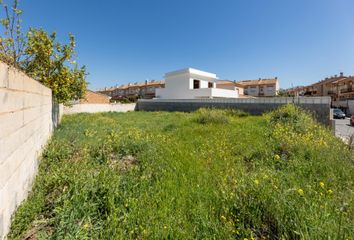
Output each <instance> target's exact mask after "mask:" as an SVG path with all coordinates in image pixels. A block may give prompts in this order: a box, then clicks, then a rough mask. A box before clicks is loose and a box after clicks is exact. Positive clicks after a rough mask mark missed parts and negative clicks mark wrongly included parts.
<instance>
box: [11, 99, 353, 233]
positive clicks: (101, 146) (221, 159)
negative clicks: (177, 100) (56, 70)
mask: <svg viewBox="0 0 354 240" xmlns="http://www.w3.org/2000/svg"><path fill="white" fill-rule="evenodd" d="M353 161H354V153H353V152H350V150H349V149H348V147H347V146H346V145H345V144H343V143H342V142H341V141H340V140H338V139H337V138H335V137H334V136H332V134H331V133H330V132H329V130H327V129H325V128H324V127H322V126H319V125H318V124H316V122H314V121H313V120H312V119H311V117H309V115H307V114H305V113H303V112H301V111H300V110H298V109H297V108H295V107H294V106H291V105H289V106H286V107H284V108H282V109H280V110H277V111H275V112H272V113H269V114H267V115H265V116H258V117H256V116H247V115H246V114H243V113H241V112H239V111H235V110H234V111H230V110H228V111H227V110H208V109H201V110H199V111H197V112H195V113H167V112H129V113H104V114H77V115H71V116H64V119H63V121H62V124H61V125H60V127H59V128H58V129H57V130H56V131H55V134H54V136H53V138H52V140H51V141H50V143H49V144H48V146H47V147H46V150H45V151H44V153H43V159H42V160H41V162H40V169H39V174H38V176H37V178H36V180H35V183H34V188H33V191H32V192H31V193H30V195H29V198H28V200H27V201H26V202H24V203H23V204H22V205H21V206H20V207H19V209H18V210H17V212H16V214H15V217H14V220H13V223H12V229H11V233H10V235H9V239H22V238H27V239H48V238H49V239H249V240H250V239H353V233H354V229H353V227H354V219H353V218H354V165H353Z"/></svg>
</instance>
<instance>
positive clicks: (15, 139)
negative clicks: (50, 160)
mask: <svg viewBox="0 0 354 240" xmlns="http://www.w3.org/2000/svg"><path fill="white" fill-rule="evenodd" d="M52 130H53V122H52V92H51V90H50V89H49V88H47V87H45V86H43V85H42V84H40V83H39V82H38V81H35V80H33V79H31V78H30V77H28V76H27V75H25V74H24V73H22V72H20V71H18V70H16V69H13V68H10V67H8V66H7V65H6V64H4V63H1V62H0V239H3V238H5V236H6V234H7V233H8V231H9V228H10V224H11V216H12V214H13V212H14V211H15V209H16V207H17V206H18V205H19V204H20V203H21V202H22V201H23V200H24V199H25V198H26V196H27V193H28V191H29V190H30V188H31V185H32V182H33V179H34V177H35V175H36V172H37V168H38V158H39V156H40V153H41V150H42V148H43V146H44V145H45V144H46V142H47V140H48V138H49V137H50V135H51V132H52Z"/></svg>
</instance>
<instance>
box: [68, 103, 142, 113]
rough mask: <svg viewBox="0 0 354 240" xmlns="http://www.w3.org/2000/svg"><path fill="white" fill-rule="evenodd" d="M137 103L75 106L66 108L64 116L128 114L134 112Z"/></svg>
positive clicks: (82, 104) (83, 104)
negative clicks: (102, 113)
mask: <svg viewBox="0 0 354 240" xmlns="http://www.w3.org/2000/svg"><path fill="white" fill-rule="evenodd" d="M135 105H136V104H135V103H127V104H122V103H111V104H85V103H81V104H75V105H73V106H71V107H64V109H63V114H74V113H98V112H128V111H134V109H135Z"/></svg>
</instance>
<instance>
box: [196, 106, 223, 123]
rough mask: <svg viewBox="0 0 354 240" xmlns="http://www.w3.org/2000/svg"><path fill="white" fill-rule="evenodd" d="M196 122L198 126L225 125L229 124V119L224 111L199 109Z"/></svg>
mask: <svg viewBox="0 0 354 240" xmlns="http://www.w3.org/2000/svg"><path fill="white" fill-rule="evenodd" d="M196 121H197V123H200V124H209V123H215V124H227V123H229V118H228V116H227V114H226V111H225V110H221V109H208V108H200V109H198V111H197V118H196Z"/></svg>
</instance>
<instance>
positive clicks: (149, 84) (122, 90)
mask: <svg viewBox="0 0 354 240" xmlns="http://www.w3.org/2000/svg"><path fill="white" fill-rule="evenodd" d="M164 86H165V81H155V80H152V81H145V82H144V83H138V82H136V83H128V84H125V85H120V86H115V87H111V88H104V89H100V90H98V91H97V92H99V93H102V94H105V95H108V96H110V97H112V100H120V99H124V98H145V99H151V98H154V97H155V92H156V91H155V90H156V89H157V88H163V87H164Z"/></svg>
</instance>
